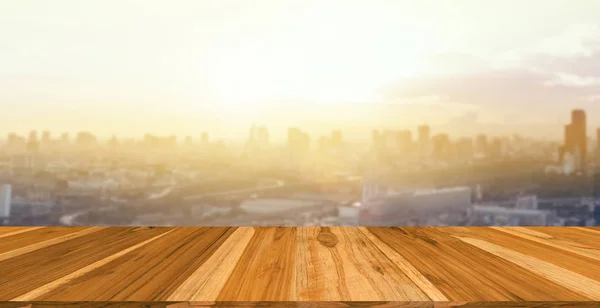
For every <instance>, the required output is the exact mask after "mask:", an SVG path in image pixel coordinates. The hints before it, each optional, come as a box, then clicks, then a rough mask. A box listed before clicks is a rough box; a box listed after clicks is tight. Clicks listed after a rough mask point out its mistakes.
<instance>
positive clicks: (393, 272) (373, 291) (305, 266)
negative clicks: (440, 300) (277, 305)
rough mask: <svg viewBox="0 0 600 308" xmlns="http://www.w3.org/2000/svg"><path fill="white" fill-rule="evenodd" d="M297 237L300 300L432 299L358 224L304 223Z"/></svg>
mask: <svg viewBox="0 0 600 308" xmlns="http://www.w3.org/2000/svg"><path fill="white" fill-rule="evenodd" d="M297 242H298V249H297V250H296V271H297V277H298V280H297V287H296V289H297V292H298V300H319V301H321V300H325V301H331V300H334V301H339V300H365V301H377V300H417V301H419V300H420V301H423V300H429V297H427V295H425V294H424V293H423V291H421V290H420V289H419V288H418V287H417V286H416V285H415V284H414V282H412V281H411V280H410V279H409V278H408V277H407V276H406V275H405V274H404V273H403V272H402V271H401V270H400V269H398V267H397V266H395V265H394V263H393V262H392V261H391V260H390V259H389V258H388V257H387V256H386V255H385V254H383V253H382V252H381V251H380V250H379V249H377V248H376V247H375V246H374V245H373V243H371V241H370V240H369V239H368V238H367V237H366V236H365V235H364V234H363V233H362V232H361V231H360V230H358V229H356V228H341V227H304V228H301V229H300V230H298V236H297Z"/></svg>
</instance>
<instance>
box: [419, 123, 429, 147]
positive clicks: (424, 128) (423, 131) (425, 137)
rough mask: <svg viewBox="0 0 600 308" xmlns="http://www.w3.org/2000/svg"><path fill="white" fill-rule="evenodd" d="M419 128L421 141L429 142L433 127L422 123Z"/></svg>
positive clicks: (423, 142)
mask: <svg viewBox="0 0 600 308" xmlns="http://www.w3.org/2000/svg"><path fill="white" fill-rule="evenodd" d="M417 130H418V135H419V143H420V144H426V143H427V142H429V137H430V135H431V129H430V128H429V125H421V126H419V128H418V129H417Z"/></svg>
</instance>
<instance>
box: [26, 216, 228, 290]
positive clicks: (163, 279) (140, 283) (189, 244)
mask: <svg viewBox="0 0 600 308" xmlns="http://www.w3.org/2000/svg"><path fill="white" fill-rule="evenodd" d="M234 231H235V228H229V227H214V228H207V227H189V228H177V229H175V230H173V232H171V233H169V234H165V235H164V236H163V237H162V238H158V239H156V240H154V241H152V243H148V244H146V245H143V246H141V247H139V248H138V249H135V250H134V251H131V252H129V253H127V254H123V255H121V256H120V257H118V258H113V259H112V260H110V262H106V259H105V260H102V262H103V264H101V266H98V267H96V268H94V269H93V270H90V271H88V272H87V273H84V274H83V275H81V276H79V277H77V278H76V279H73V280H71V281H69V282H68V283H64V284H62V285H61V286H59V287H57V288H55V289H54V290H52V291H51V292H47V293H46V294H43V295H41V296H39V297H37V298H35V300H45V301H62V300H68V299H69V298H73V297H77V298H80V299H82V300H86V301H109V300H110V301H141V300H156V301H160V300H166V299H167V297H168V296H169V295H170V293H172V292H173V291H175V290H176V288H177V287H178V286H179V285H181V284H182V283H183V282H184V281H185V279H186V278H187V277H188V276H190V275H191V274H192V273H193V272H194V271H195V270H196V269H197V268H198V267H200V266H201V265H202V264H203V263H204V262H205V261H206V260H207V259H208V258H209V257H210V256H211V255H212V254H213V253H214V252H215V251H216V250H217V249H218V248H219V246H220V245H221V244H222V243H223V242H225V241H226V240H227V239H228V237H229V236H230V235H231V234H232V233H233V232H234ZM111 257H112V256H111Z"/></svg>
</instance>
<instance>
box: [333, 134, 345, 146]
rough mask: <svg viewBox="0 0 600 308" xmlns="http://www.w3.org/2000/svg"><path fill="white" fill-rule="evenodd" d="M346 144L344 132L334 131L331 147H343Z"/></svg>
mask: <svg viewBox="0 0 600 308" xmlns="http://www.w3.org/2000/svg"><path fill="white" fill-rule="evenodd" d="M343 143H344V140H343V135H342V131H340V130H334V131H332V132H331V146H333V147H341V146H342V144H343Z"/></svg>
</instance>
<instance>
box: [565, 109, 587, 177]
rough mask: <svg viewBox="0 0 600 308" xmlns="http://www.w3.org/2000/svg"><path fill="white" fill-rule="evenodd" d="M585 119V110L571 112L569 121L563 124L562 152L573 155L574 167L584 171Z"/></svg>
mask: <svg viewBox="0 0 600 308" xmlns="http://www.w3.org/2000/svg"><path fill="white" fill-rule="evenodd" d="M586 130H587V120H586V115H585V111H583V110H581V109H575V110H573V111H572V112H571V123H570V124H568V125H566V126H565V144H564V153H565V154H566V153H569V154H571V155H573V156H574V157H575V161H576V162H577V166H576V168H577V169H578V170H580V171H585V169H586V167H587V152H588V150H587V132H586ZM563 156H564V155H563Z"/></svg>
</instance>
